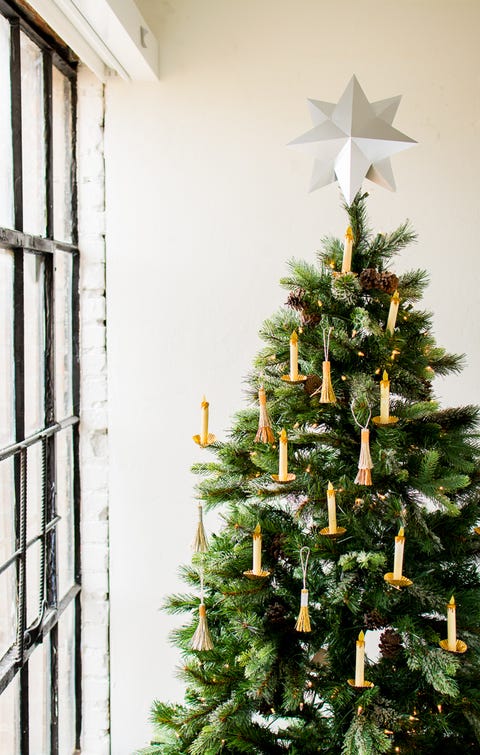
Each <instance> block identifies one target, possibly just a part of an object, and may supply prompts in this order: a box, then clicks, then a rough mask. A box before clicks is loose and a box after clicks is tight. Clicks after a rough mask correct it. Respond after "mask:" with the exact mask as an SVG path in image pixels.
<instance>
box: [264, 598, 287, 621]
mask: <svg viewBox="0 0 480 755" xmlns="http://www.w3.org/2000/svg"><path fill="white" fill-rule="evenodd" d="M265 620H266V621H267V622H268V623H269V624H272V625H274V626H283V625H284V624H287V623H289V621H290V618H289V612H288V608H287V606H286V605H285V604H284V603H281V602H280V601H279V600H275V601H274V602H273V603H270V605H269V606H267V610H266V611H265Z"/></svg>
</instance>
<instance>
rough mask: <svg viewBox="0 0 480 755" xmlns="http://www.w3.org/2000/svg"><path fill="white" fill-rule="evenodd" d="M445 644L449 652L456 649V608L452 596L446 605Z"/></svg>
mask: <svg viewBox="0 0 480 755" xmlns="http://www.w3.org/2000/svg"><path fill="white" fill-rule="evenodd" d="M447 642H448V649H449V650H450V651H453V650H456V649H457V607H456V605H455V598H454V597H453V595H452V597H451V598H450V601H449V603H448V605H447Z"/></svg>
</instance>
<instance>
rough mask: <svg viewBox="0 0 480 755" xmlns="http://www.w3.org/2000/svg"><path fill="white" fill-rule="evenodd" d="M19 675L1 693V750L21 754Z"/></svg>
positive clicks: (13, 754)
mask: <svg viewBox="0 0 480 755" xmlns="http://www.w3.org/2000/svg"><path fill="white" fill-rule="evenodd" d="M19 681H20V680H19V676H18V674H17V676H16V677H15V678H14V679H13V681H12V682H10V684H9V685H8V687H7V689H6V690H5V691H4V692H2V694H1V695H0V752H1V753H5V755H7V753H8V755H20V737H19V731H20V715H19V713H20V706H19V699H20V698H19V692H20V684H19Z"/></svg>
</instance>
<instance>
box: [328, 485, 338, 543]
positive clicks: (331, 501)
mask: <svg viewBox="0 0 480 755" xmlns="http://www.w3.org/2000/svg"><path fill="white" fill-rule="evenodd" d="M327 505H328V531H329V533H330V534H331V535H333V534H335V533H336V531H337V507H336V502H335V490H334V488H333V485H332V483H331V482H329V483H328V488H327Z"/></svg>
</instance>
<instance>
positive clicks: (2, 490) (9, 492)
mask: <svg viewBox="0 0 480 755" xmlns="http://www.w3.org/2000/svg"><path fill="white" fill-rule="evenodd" d="M13 463H14V462H13V458H10V459H5V461H1V462H0V564H3V563H4V562H5V561H6V560H7V558H10V556H11V555H12V554H13V553H14V551H15V491H14V477H13Z"/></svg>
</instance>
